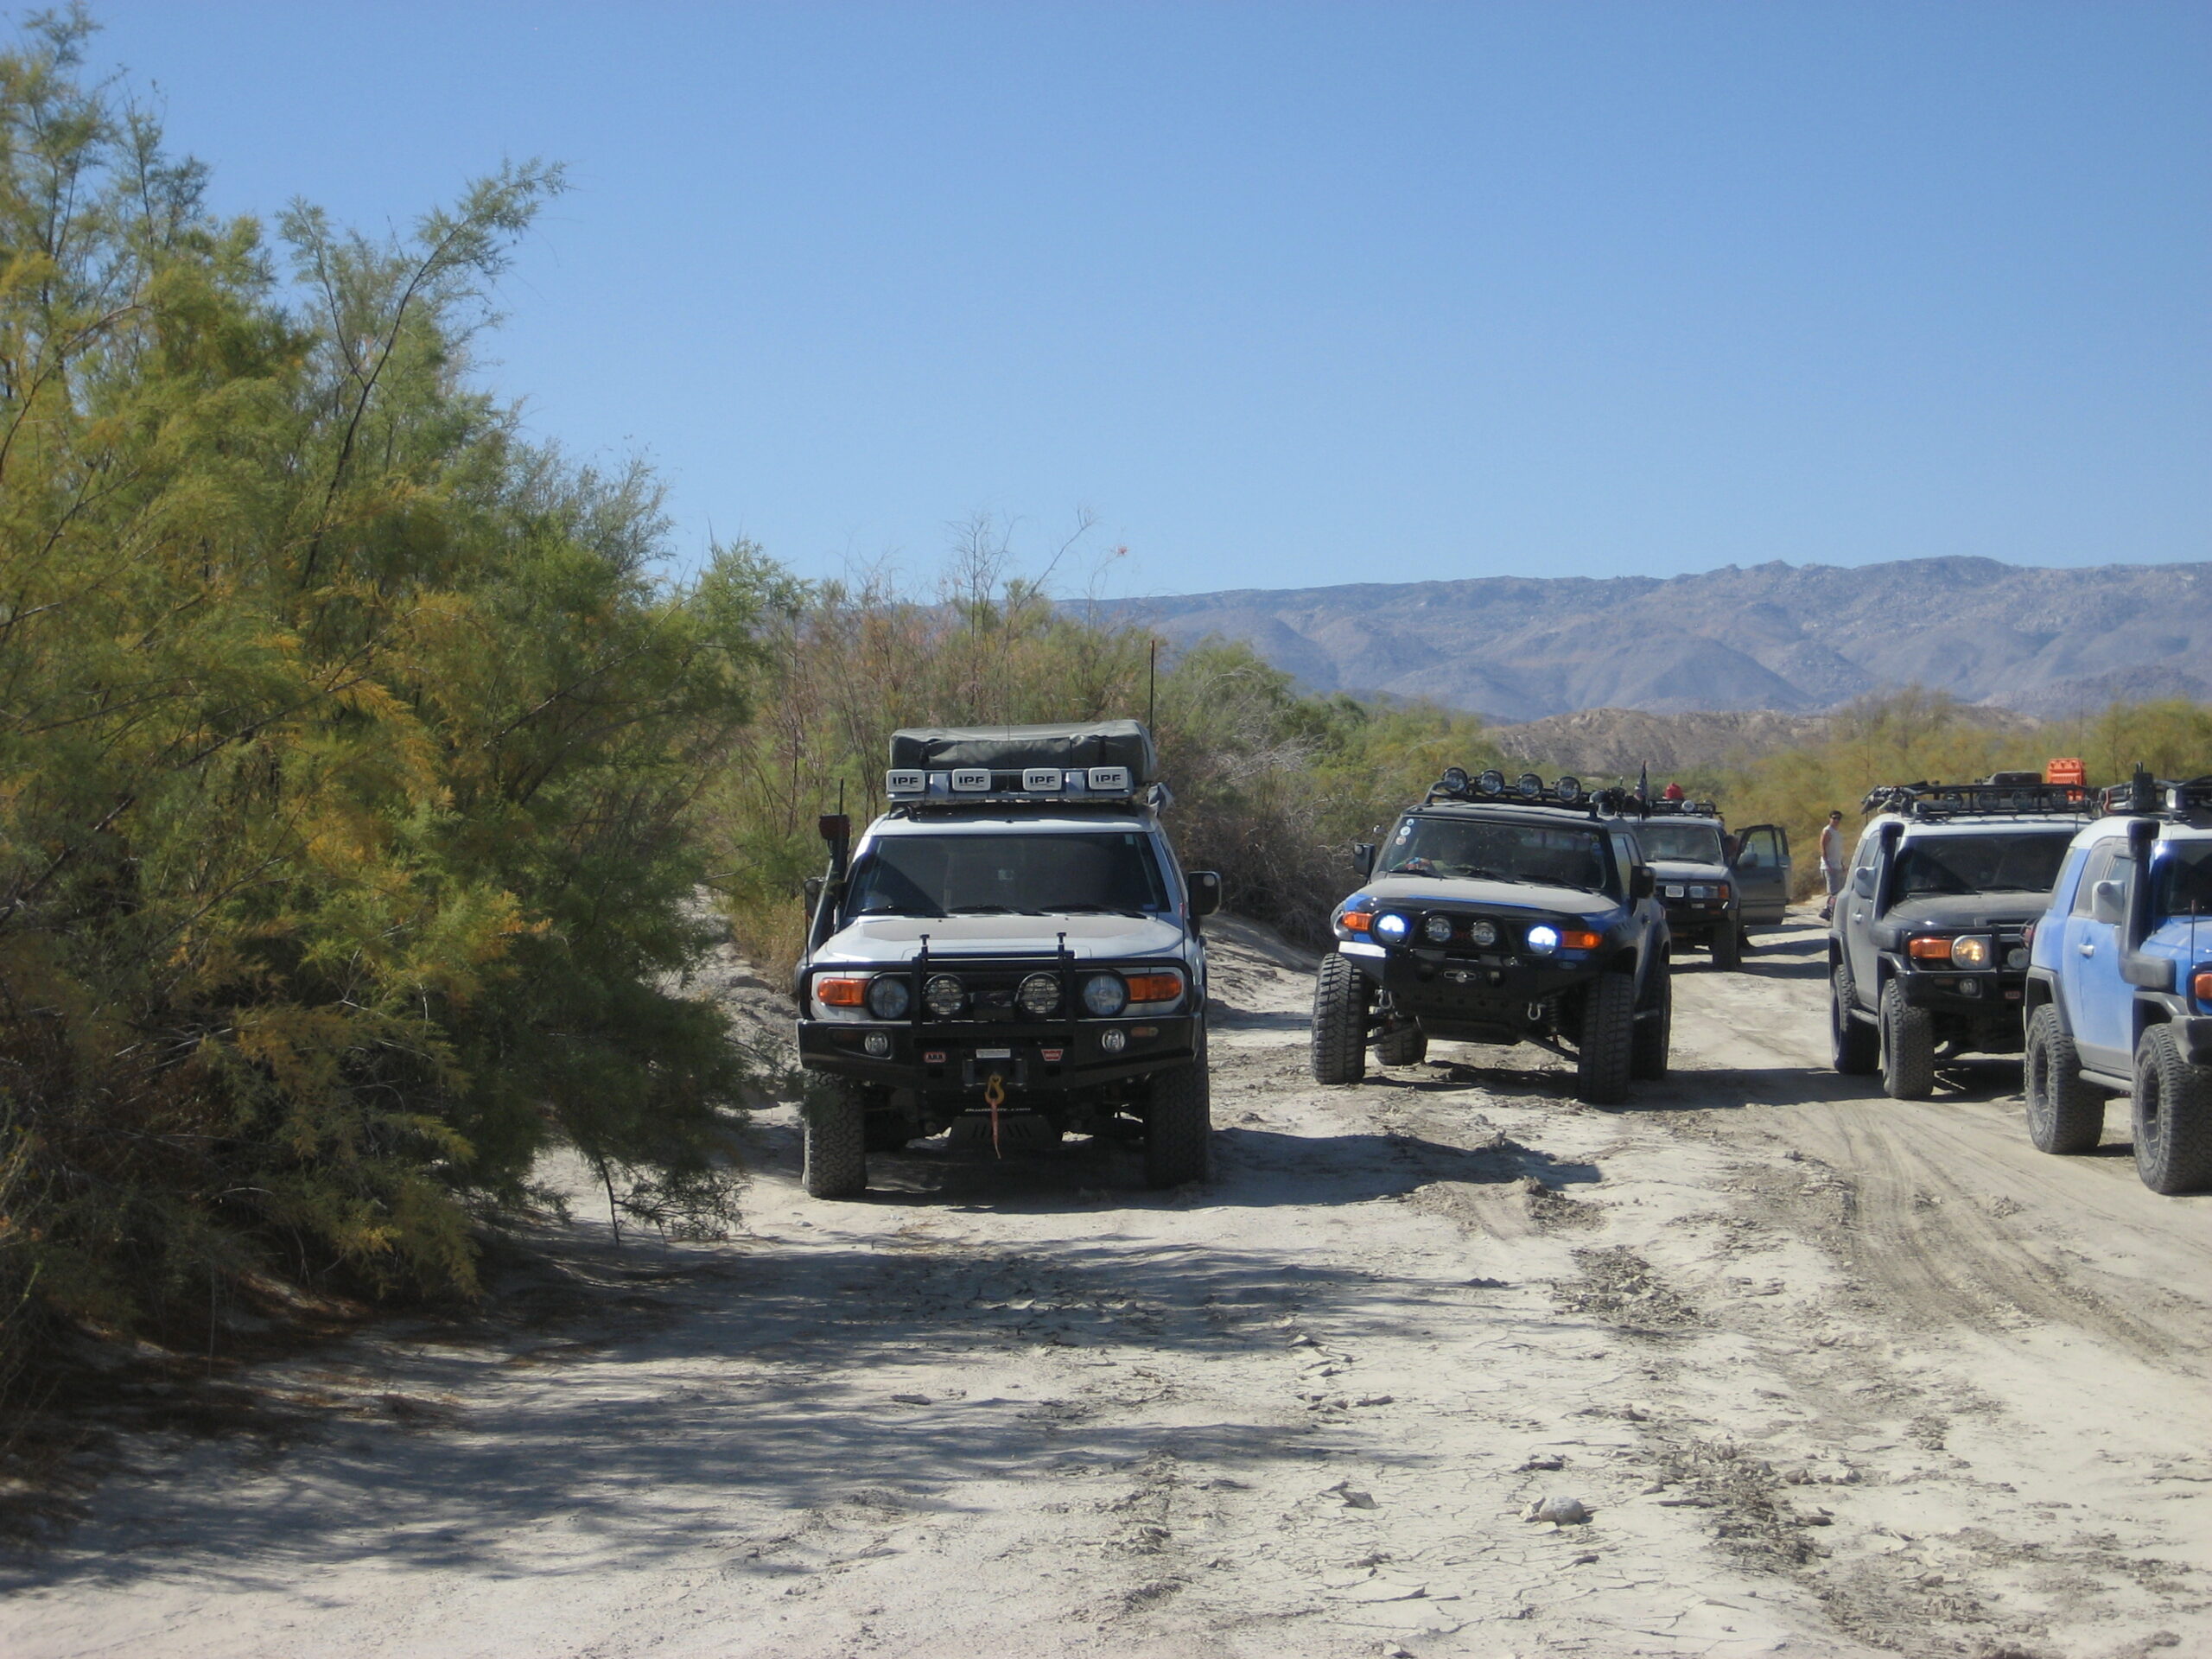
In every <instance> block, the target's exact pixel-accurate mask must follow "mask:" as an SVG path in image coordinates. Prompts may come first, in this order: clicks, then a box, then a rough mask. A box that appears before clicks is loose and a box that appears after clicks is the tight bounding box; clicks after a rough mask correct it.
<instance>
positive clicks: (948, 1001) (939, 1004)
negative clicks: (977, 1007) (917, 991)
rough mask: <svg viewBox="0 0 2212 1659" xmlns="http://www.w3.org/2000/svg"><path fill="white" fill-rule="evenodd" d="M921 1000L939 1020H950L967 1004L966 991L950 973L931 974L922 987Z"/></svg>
mask: <svg viewBox="0 0 2212 1659" xmlns="http://www.w3.org/2000/svg"><path fill="white" fill-rule="evenodd" d="M922 1002H923V1004H924V1006H925V1007H927V1008H928V1009H929V1011H930V1012H931V1014H935V1015H937V1017H938V1019H940V1020H950V1019H951V1018H952V1016H953V1015H954V1014H957V1013H959V1012H960V1010H961V1009H963V1007H967V1006H968V993H967V992H965V991H963V990H962V989H961V988H960V982H959V981H958V980H957V979H955V978H954V977H953V976H951V975H950V974H932V975H931V976H930V982H929V983H928V984H926V985H925V986H923V987H922Z"/></svg>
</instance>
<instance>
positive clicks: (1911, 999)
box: [1897, 969, 2028, 1016]
mask: <svg viewBox="0 0 2212 1659" xmlns="http://www.w3.org/2000/svg"><path fill="white" fill-rule="evenodd" d="M1897 983H1898V984H1900V985H1902V986H1904V1000H1905V1001H1906V1002H1907V1003H1908V1004H1910V1006H1911V1007H1916V1008H1932V1009H1934V1010H1935V1011H1936V1013H1938V1014H1980V1015H1985V1016H1986V1015H1987V1014H1993V1013H1997V1012H2000V1011H2002V1010H2004V1009H2005V1008H2010V1009H2012V1011H2013V1013H2014V1014H2018V1012H2019V1009H2020V1005H2021V1003H2022V1002H2024V1001H2026V999H2027V988H2028V976H2027V970H2026V969H1998V970H1997V971H1995V972H1993V973H1979V974H1977V973H1967V972H1962V971H1961V970H1959V969H1937V970H1934V971H1931V970H1929V969H1907V970H1906V971H1904V972H1903V973H1900V974H1898V975H1897Z"/></svg>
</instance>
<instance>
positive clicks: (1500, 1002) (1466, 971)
mask: <svg viewBox="0 0 2212 1659" xmlns="http://www.w3.org/2000/svg"><path fill="white" fill-rule="evenodd" d="M1604 958H1605V952H1604V951H1602V950H1593V951H1585V952H1580V953H1576V955H1575V956H1574V957H1573V959H1571V960H1570V959H1565V958H1547V959H1543V960H1541V961H1539V960H1535V959H1532V958H1530V957H1521V956H1509V955H1506V954H1504V953H1503V952H1492V953H1490V954H1487V955H1474V954H1460V953H1458V952H1447V951H1444V950H1423V949H1421V948H1419V947H1418V946H1395V947H1390V948H1388V949H1387V950H1385V951H1384V953H1383V955H1381V956H1367V955H1353V954H1351V953H1350V952H1347V953H1346V959H1347V960H1348V961H1350V962H1352V963H1356V964H1357V966H1358V968H1359V970H1360V972H1361V973H1363V974H1364V975H1365V976H1367V978H1368V979H1369V981H1370V982H1372V983H1374V984H1375V985H1376V986H1378V987H1380V988H1382V989H1383V990H1386V991H1388V992H1389V994H1390V1001H1391V1002H1392V1004H1393V1005H1394V1006H1395V1007H1396V1008H1397V1010H1398V1011H1399V1012H1400V1013H1401V1014H1412V1015H1414V1017H1415V1018H1416V1019H1418V1020H1421V1023H1422V1024H1423V1025H1424V1026H1426V1027H1430V1028H1431V1029H1432V1030H1433V1031H1434V1032H1435V1033H1436V1034H1437V1035H1440V1036H1444V1035H1448V1034H1449V1028H1450V1027H1506V1028H1510V1029H1512V1030H1516V1031H1527V1030H1531V1029H1535V1028H1537V1027H1541V1026H1542V1025H1543V1024H1544V1023H1545V1021H1544V1020H1542V1019H1541V1018H1531V1017H1530V1014H1529V1009H1530V1007H1532V1006H1535V1005H1537V1004H1541V1003H1545V1002H1548V1001H1551V1000H1552V999H1554V998H1555V997H1557V996H1558V995H1560V993H1561V992H1564V991H1571V990H1573V989H1575V988H1578V987H1580V986H1582V985H1586V984H1587V983H1589V982H1590V981H1591V980H1592V979H1593V978H1595V977H1596V976H1598V974H1599V973H1600V972H1601V971H1603V963H1604Z"/></svg>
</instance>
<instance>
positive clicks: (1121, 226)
mask: <svg viewBox="0 0 2212 1659" xmlns="http://www.w3.org/2000/svg"><path fill="white" fill-rule="evenodd" d="M12 15H15V16H20V15H21V13H20V11H17V12H16V13H13V14H12ZM96 15H97V16H99V18H100V19H101V20H102V21H103V22H105V25H106V28H105V33H104V34H103V35H101V36H100V37H99V39H98V41H96V42H95V46H94V54H95V59H96V61H97V62H98V63H99V64H100V65H102V66H104V67H112V66H116V65H120V66H123V67H127V68H128V70H129V71H130V77H131V79H133V80H134V81H136V82H137V83H138V84H139V85H141V86H144V85H145V84H146V83H148V82H152V83H156V84H157V85H158V87H159V91H160V94H161V97H162V100H163V103H164V105H165V108H166V114H167V119H168V127H169V131H170V135H171V137H172V140H173V142H174V143H175V145H176V146H177V147H178V148H180V149H188V150H190V151H191V152H193V153H194V154H196V155H198V156H200V157H202V158H203V159H204V160H206V161H207V162H210V163H211V164H212V165H213V168H215V193H216V201H217V205H218V206H219V207H222V208H223V209H225V210H226V211H256V212H261V213H268V214H273V213H274V212H275V211H276V210H277V208H279V207H282V206H283V203H284V202H286V201H287V200H289V199H290V198H292V197H294V196H296V195H303V196H306V197H308V198H311V199H313V200H316V201H318V202H321V203H322V204H323V205H325V206H326V207H329V208H330V209H331V210H332V211H333V213H334V214H336V215H337V216H338V217H339V218H340V219H345V220H348V221H351V222H353V223H354V224H356V225H360V226H371V227H379V226H385V225H388V224H404V223H405V222H406V221H408V220H409V219H411V218H412V216H413V215H415V214H416V213H418V212H420V211H421V210H422V209H423V208H424V207H427V206H429V205H430V204H432V203H434V202H435V201H438V200H444V199H448V198H450V197H451V196H453V195H454V194H455V193H456V192H457V190H458V189H459V188H460V187H461V184H462V183H463V181H465V180H466V179H467V177H469V176H470V175H474V174H479V173H481V172H484V171H487V170H489V169H490V168H493V167H495V166H496V165H497V164H498V163H499V161H500V160H501V158H502V157H504V156H516V157H523V156H547V157H550V158H556V159H559V160H563V161H565V162H569V164H570V166H571V168H572V169H573V177H574V181H575V186H576V188H575V191H574V193H573V194H570V195H569V196H567V197H565V198H564V199H563V200H561V201H560V202H558V203H557V204H556V206H555V207H554V208H553V209H552V211H551V213H550V215H549V216H548V217H547V219H545V220H544V221H543V225H542V226H541V227H540V228H539V230H538V231H537V232H536V233H535V234H534V235H533V237H532V238H531V241H530V243H529V245H527V246H526V247H525V248H524V250H523V254H522V257H521V259H520V261H519V263H518V267H517V269H516V271H515V273H514V275H513V276H512V278H511V279H510V281H509V283H508V284H507V289H506V293H505V301H506V303H507V305H508V307H509V308H510V309H511V310H512V321H511V322H510V324H509V325H508V326H507V327H506V328H505V330H504V332H503V333H502V334H501V335H500V336H499V337H498V339H497V340H496V341H495V342H494V344H493V350H494V352H495V353H496V354H497V355H498V357H499V363H498V365H496V367H495V368H494V369H493V376H494V380H495V384H496V385H497V386H498V387H499V390H501V391H503V392H505V393H507V394H509V395H512V396H515V397H523V398H524V399H526V402H527V407H528V410H529V411H530V413H529V418H530V421H531V425H532V427H533V429H535V430H537V432H539V433H541V434H543V435H550V436H554V437H557V438H558V439H560V440H561V441H562V442H564V443H565V444H567V445H569V446H570V447H571V448H574V449H575V450H577V451H580V452H582V453H585V454H598V455H610V456H612V455H620V454H624V453H626V452H628V451H632V450H642V451H644V452H645V453H646V454H649V455H650V456H651V457H652V459H653V461H655V462H656V463H657V465H658V467H660V468H661V469H662V471H663V472H664V475H665V476H666V478H667V480H668V481H669V483H670V486H671V506H672V510H673V512H674V513H675V515H676V518H677V531H676V534H675V537H674V538H673V544H674V547H675V549H676V551H677V555H678V556H679V558H690V557H696V554H697V551H698V550H699V549H700V548H701V547H702V546H703V544H704V543H705V540H706V537H707V536H708V535H709V531H710V529H711V531H712V532H713V533H715V534H718V535H721V536H722V537H732V536H735V535H738V534H744V535H747V536H751V537H754V538H755V539H757V540H759V541H760V542H761V543H764V544H765V545H766V548H767V549H768V550H769V551H770V552H771V553H772V554H774V555H775V556H779V557H780V558H782V559H783V560H785V562H787V563H791V564H792V565H794V566H796V567H797V568H798V569H800V570H802V571H804V572H806V573H808V574H812V575H824V574H834V573H836V572H837V571H838V570H839V569H842V568H843V567H844V566H845V565H846V563H847V562H848V561H849V560H850V561H868V560H873V559H876V558H879V557H881V556H886V555H888V556H892V557H893V558H894V559H895V560H897V561H898V562H899V563H900V564H901V565H902V566H903V567H904V568H906V569H908V570H910V571H912V572H915V573H918V574H919V573H924V572H926V571H929V570H931V569H934V568H935V566H936V565H937V563H938V561H939V560H940V558H941V556H942V555H943V553H944V549H945V547H946V545H947V543H948V540H949V535H948V530H947V526H948V524H950V523H953V522H955V521H958V520H961V519H963V518H967V517H968V516H969V515H970V514H972V513H974V512H979V511H981V512H991V513H994V514H996V515H1000V516H1001V518H1006V519H1010V520H1013V521H1014V524H1015V525H1016V530H1015V536H1014V548H1015V551H1016V553H1017V555H1018V556H1020V557H1022V558H1025V559H1027V560H1028V561H1030V562H1032V563H1035V562H1037V561H1039V560H1041V558H1042V557H1043V556H1045V555H1046V552H1047V551H1048V550H1049V549H1050V548H1051V547H1052V545H1054V544H1056V543H1057V542H1058V540H1059V539H1060V537H1061V536H1062V535H1063V534H1064V533H1065V529H1066V527H1067V525H1068V524H1069V523H1070V521H1071V518H1072V515H1073V513H1074V512H1075V510H1076V509H1077V507H1078V506H1087V507H1089V508H1090V509H1091V510H1093V511H1094V512H1096V515H1097V518H1098V528H1097V530H1096V531H1095V532H1094V533H1093V536H1092V538H1091V544H1092V545H1093V546H1094V547H1095V548H1096V549H1097V550H1100V551H1103V550H1107V549H1110V548H1111V547H1113V546H1115V545H1116V544H1126V545H1127V546H1128V549H1129V550H1130V551H1129V556H1128V558H1127V559H1126V560H1124V561H1122V562H1121V563H1118V564H1116V565H1114V566H1112V567H1111V568H1110V569H1108V570H1107V571H1106V573H1105V574H1104V575H1103V578H1102V580H1103V583H1104V591H1107V592H1110V593H1115V594H1131V593H1140V594H1141V593H1155V592H1156V593H1173V592H1188V591H1196V590H1200V589H1206V588H1221V587H1232V586H1258V587H1285V586H1295V585H1305V584H1309V583H1321V582H1341V581H1353V580H1378V579H1383V580H1391V579H1412V578H1426V577H1456V576H1467V575H1494V574H1510V575H1615V574H1620V573H1624V572H1635V571H1645V572H1650V573H1653V574H1660V575H1669V574H1673V573H1675V572H1678V571H1685V570H1699V569H1710V568H1712V567H1713V566H1715V565H1719V564H1725V563H1755V562H1758V561H1762V560H1766V559H1774V558H1779V559H1784V560H1788V561H1789V562H1791V563H1805V562H1813V561H1818V562H1825V563H1864V562H1867V561H1871V560H1876V559H1887V558H1897V557H1906V556H1923V555H1935V554H1977V555H1986V556H1993V557H1997V558H2001V559H2006V560H2009V561H2012V562H2015V563H2029V564H2081V563H2102V562H2106V561H2111V560H2124V561H2145V562H2148V561H2164V560H2171V559H2199V558H2204V557H2207V556H2212V555H2208V548H2212V537H2208V531H2212V93H2208V88H2212V6H2208V5H2206V4H2203V3H2201V0H2191V3H2184V4H2159V3H2151V0H2126V3H2105V4H2099V3H2075V4H2063V5H2050V4H2037V3H2021V0H2007V3H1927V4H1912V5H1891V4H1878V3H1866V0H1851V3H1833V4H1791V3H1760V4H1750V3H1726V4H1718V5H1706V4H1676V3H1647V0H1637V3H1632V4H1624V5H1608V4H1586V3H1573V0H1562V3H1549V0H1547V3H1491V4H1465V5H1397V6H1389V5H1366V4H1363V5H1352V4H1335V5H1322V6H1294V5H1266V6H1253V5H1234V4H1207V3H1182V4H1174V5H1157V6H1154V5H1141V4H1106V5H1052V4H1015V5H1004V6H969V5H937V4H919V3H901V4H897V5H889V6H882V7H860V6H835V5H823V4H808V5H798V4H778V5H758V6H729V5H715V6H709V5H705V4H701V5H673V4H660V5H655V4H649V3H626V4H621V5H613V4H607V3H596V4H590V5H582V4H573V3H564V0H531V3H526V4H506V3H500V4H493V3H471V0H448V3H441V4H435V5H417V4H405V3H391V0H375V3H368V4H355V5H348V6H344V7H340V6H333V5H327V4H321V3H308V0H284V3H257V4H247V3H218V0H200V3H192V4H180V3H177V0H108V3H104V4H99V5H97V6H96ZM1081 579H1082V576H1081V571H1080V569H1078V570H1077V580H1078V581H1080V580H1081Z"/></svg>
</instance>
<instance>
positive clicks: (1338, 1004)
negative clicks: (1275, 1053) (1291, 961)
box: [1313, 955, 1368, 1083]
mask: <svg viewBox="0 0 2212 1659" xmlns="http://www.w3.org/2000/svg"><path fill="white" fill-rule="evenodd" d="M1367 998H1368V991H1367V976H1365V975H1364V974H1363V973H1361V972H1360V971H1359V969H1357V968H1355V967H1353V966H1352V965H1351V962H1350V961H1349V960H1347V959H1346V958H1345V957H1342V956H1333V955H1332V956H1326V957H1322V958H1321V971H1320V972H1319V974H1317V975H1316V976H1314V979H1313V1081H1314V1082H1316V1083H1357V1082H1358V1081H1359V1080H1360V1079H1361V1078H1362V1077H1365V1076H1366V1075H1367Z"/></svg>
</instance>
